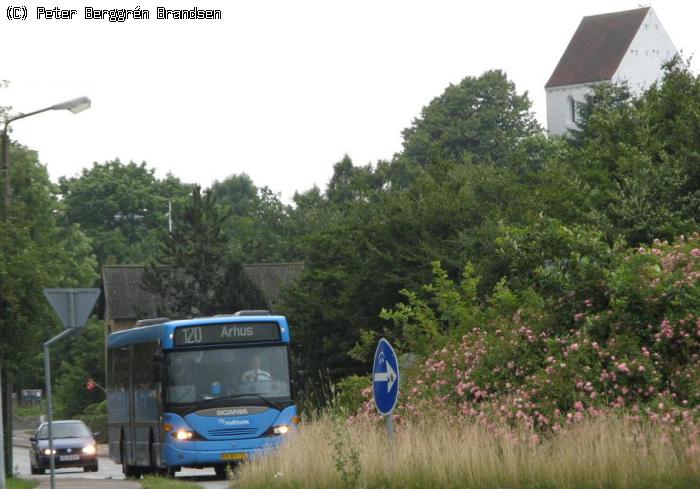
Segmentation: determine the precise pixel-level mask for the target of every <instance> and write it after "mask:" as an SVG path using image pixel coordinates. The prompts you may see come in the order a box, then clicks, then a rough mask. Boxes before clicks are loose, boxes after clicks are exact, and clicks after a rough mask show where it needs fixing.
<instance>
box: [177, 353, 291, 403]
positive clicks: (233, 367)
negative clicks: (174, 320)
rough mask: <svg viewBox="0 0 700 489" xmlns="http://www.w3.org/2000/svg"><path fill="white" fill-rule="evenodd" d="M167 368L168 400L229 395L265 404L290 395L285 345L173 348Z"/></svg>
mask: <svg viewBox="0 0 700 489" xmlns="http://www.w3.org/2000/svg"><path fill="white" fill-rule="evenodd" d="M167 369H168V384H167V401H168V402H169V403H192V402H197V401H206V400H213V399H223V398H229V399H236V402H239V401H240V402H245V403H254V404H261V403H262V404H265V403H266V400H267V401H269V400H273V401H274V402H280V401H285V400H288V399H289V398H290V387H289V360H288V356H287V347H286V346H284V345H280V346H264V347H246V348H221V349H211V350H187V351H173V352H171V353H169V354H168V357H167Z"/></svg>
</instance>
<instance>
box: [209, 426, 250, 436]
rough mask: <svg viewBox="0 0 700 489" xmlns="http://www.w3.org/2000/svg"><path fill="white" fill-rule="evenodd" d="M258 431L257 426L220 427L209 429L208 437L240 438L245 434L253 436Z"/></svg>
mask: <svg viewBox="0 0 700 489" xmlns="http://www.w3.org/2000/svg"><path fill="white" fill-rule="evenodd" d="M257 433H258V429H257V428H220V429H217V430H209V431H208V433H207V434H208V435H209V438H242V437H246V436H254V435H256V434H257Z"/></svg>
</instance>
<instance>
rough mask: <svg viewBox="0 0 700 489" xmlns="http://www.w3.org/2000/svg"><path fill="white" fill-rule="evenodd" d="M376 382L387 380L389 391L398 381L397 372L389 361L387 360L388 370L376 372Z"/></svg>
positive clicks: (387, 389)
mask: <svg viewBox="0 0 700 489" xmlns="http://www.w3.org/2000/svg"><path fill="white" fill-rule="evenodd" d="M374 381H375V382H386V383H387V384H386V391H387V392H389V391H390V390H391V388H392V387H393V386H394V382H396V372H394V369H393V368H391V365H390V364H389V362H386V372H377V373H376V374H374Z"/></svg>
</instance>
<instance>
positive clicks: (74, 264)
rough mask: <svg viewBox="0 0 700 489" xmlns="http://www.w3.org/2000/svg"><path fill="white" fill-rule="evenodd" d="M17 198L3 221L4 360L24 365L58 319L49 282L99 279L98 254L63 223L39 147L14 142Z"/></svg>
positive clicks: (0, 353)
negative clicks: (49, 295) (44, 292)
mask: <svg viewBox="0 0 700 489" xmlns="http://www.w3.org/2000/svg"><path fill="white" fill-rule="evenodd" d="M10 157H11V159H12V186H13V199H12V203H11V206H10V208H9V209H8V213H7V216H6V218H5V219H3V220H2V221H0V334H1V335H2V338H3V341H2V343H1V344H0V361H2V363H3V365H5V366H8V367H9V368H10V369H11V370H15V371H16V370H19V369H21V368H23V366H24V365H26V362H27V361H28V360H29V358H31V352H39V347H38V346H37V345H39V344H41V339H42V338H48V337H49V336H51V330H52V328H51V326H54V327H55V326H57V321H56V319H55V316H54V315H53V312H52V311H51V309H50V307H49V305H48V303H47V302H46V300H45V299H44V297H43V295H42V290H43V289H44V288H47V287H71V286H72V287H85V286H91V285H94V284H95V282H96V279H97V275H96V274H95V267H96V264H95V259H94V256H93V255H92V249H91V247H90V244H89V241H88V240H87V239H86V237H85V236H84V235H83V234H82V233H81V232H80V230H79V229H78V227H77V226H67V227H60V226H59V225H58V223H57V221H56V211H57V209H58V207H59V203H58V201H57V199H56V198H55V196H54V195H53V194H52V191H53V190H55V189H54V188H53V187H52V185H51V183H50V182H49V178H48V174H47V172H46V168H45V167H44V166H42V165H40V164H39V162H38V160H37V155H36V153H35V152H33V151H30V150H28V149H27V148H25V147H23V146H21V145H18V144H12V145H11V147H10Z"/></svg>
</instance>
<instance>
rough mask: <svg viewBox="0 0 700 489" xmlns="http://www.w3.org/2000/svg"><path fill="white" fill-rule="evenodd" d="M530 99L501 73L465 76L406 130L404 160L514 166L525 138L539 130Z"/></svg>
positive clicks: (491, 72) (448, 88)
mask: <svg viewBox="0 0 700 489" xmlns="http://www.w3.org/2000/svg"><path fill="white" fill-rule="evenodd" d="M530 106H531V102H530V100H529V99H528V97H527V94H523V95H518V93H517V92H516V90H515V84H514V83H513V82H512V81H510V80H508V78H507V77H506V75H505V73H503V72H502V71H499V70H495V71H487V72H485V73H483V74H482V75H481V76H479V77H478V78H473V77H466V78H465V79H463V80H462V81H461V82H460V83H459V84H457V85H450V86H449V87H447V89H446V90H445V92H444V93H443V94H442V95H441V96H440V97H437V98H435V99H433V100H432V101H431V102H430V104H428V105H427V106H426V107H424V108H423V110H422V112H421V116H420V117H419V118H417V119H416V120H414V121H413V124H412V125H411V127H409V128H407V129H405V130H404V131H403V138H404V150H403V154H402V156H403V157H404V158H407V159H408V160H410V161H413V162H416V163H418V164H419V165H422V166H427V165H430V164H433V163H439V162H442V161H464V160H465V159H471V160H472V161H474V162H475V163H497V164H501V165H503V164H509V163H512V162H513V158H514V156H515V155H517V154H518V153H519V149H520V145H521V144H522V142H523V140H524V139H527V138H528V137H529V136H534V135H535V134H536V133H537V132H539V131H540V128H539V126H538V124H537V122H536V121H535V118H534V115H533V114H532V113H531V112H530Z"/></svg>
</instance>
